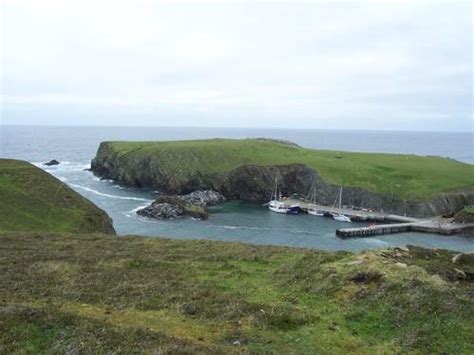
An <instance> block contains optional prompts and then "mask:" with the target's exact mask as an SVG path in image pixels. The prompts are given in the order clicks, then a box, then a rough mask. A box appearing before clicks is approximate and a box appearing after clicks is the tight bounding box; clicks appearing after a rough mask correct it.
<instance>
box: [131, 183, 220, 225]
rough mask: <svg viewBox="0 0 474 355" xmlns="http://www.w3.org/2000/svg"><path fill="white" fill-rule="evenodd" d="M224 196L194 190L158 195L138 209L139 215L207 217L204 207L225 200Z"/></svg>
mask: <svg viewBox="0 0 474 355" xmlns="http://www.w3.org/2000/svg"><path fill="white" fill-rule="evenodd" d="M225 201H226V198H225V197H224V196H223V195H222V194H220V193H218V192H217V191H212V190H204V191H194V192H192V193H189V194H186V195H178V196H166V195H165V196H160V197H158V198H157V199H156V200H155V201H154V202H153V203H152V204H151V205H149V206H147V207H145V208H143V209H141V210H138V211H137V214H139V215H140V216H144V217H148V218H156V219H170V218H179V217H185V216H188V217H193V218H197V219H207V218H208V214H207V212H206V209H205V207H206V206H211V205H215V204H218V203H221V202H225Z"/></svg>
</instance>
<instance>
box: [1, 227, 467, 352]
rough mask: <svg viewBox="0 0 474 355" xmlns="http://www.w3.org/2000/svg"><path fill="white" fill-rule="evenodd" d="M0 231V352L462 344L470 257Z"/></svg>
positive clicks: (454, 347) (399, 348) (448, 347)
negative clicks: (454, 261)
mask: <svg viewBox="0 0 474 355" xmlns="http://www.w3.org/2000/svg"><path fill="white" fill-rule="evenodd" d="M453 255H454V253H452V252H448V251H442V250H437V251H433V250H426V249H422V248H416V247H410V248H409V249H408V250H401V249H393V250H385V251H368V252H364V253H358V254H351V253H347V252H319V251H314V250H305V249H291V248H283V247H265V246H252V245H245V244H229V243H221V242H211V241H176V240H169V239H160V238H142V237H114V236H107V235H81V236H76V235H72V234H66V235H60V234H52V235H49V234H45V233H33V234H24V233H12V232H9V233H6V232H4V233H3V234H1V233H0V353H10V352H21V353H31V354H37V353H64V352H67V353H91V352H93V353H106V352H120V353H132V352H133V353H140V352H147V353H160V354H161V353H169V352H172V353H210V352H212V353H229V352H241V351H242V352H258V353H271V352H273V353H281V354H288V353H319V354H334V353H356V354H357V353H358V354H384V353H419V354H428V353H438V354H441V353H446V354H472V353H474V338H473V337H472V335H473V334H474V321H473V319H474V306H473V301H474V298H473V297H474V286H473V285H474V284H473V283H472V282H473V275H474V270H473V267H474V262H473V260H472V256H467V257H464V258H461V259H459V260H458V261H457V262H456V263H453V262H452V257H453Z"/></svg>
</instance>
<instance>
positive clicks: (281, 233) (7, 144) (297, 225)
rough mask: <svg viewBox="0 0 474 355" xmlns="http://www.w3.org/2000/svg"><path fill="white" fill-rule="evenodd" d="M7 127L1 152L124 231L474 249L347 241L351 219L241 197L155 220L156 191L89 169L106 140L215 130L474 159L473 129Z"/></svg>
mask: <svg viewBox="0 0 474 355" xmlns="http://www.w3.org/2000/svg"><path fill="white" fill-rule="evenodd" d="M0 130H1V131H0V142H1V143H0V157H2V158H7V157H8V158H16V159H23V160H27V161H30V162H32V163H34V164H36V165H37V166H39V167H41V168H42V169H45V170H46V171H47V172H49V173H51V174H53V175H54V176H56V177H57V178H59V179H61V180H62V181H64V182H65V183H67V184H68V185H69V186H70V187H72V188H73V189H74V190H76V191H77V192H79V193H80V194H82V195H83V196H85V197H86V198H88V199H90V200H92V201H93V202H94V203H95V204H96V205H98V206H99V207H101V208H102V209H104V210H105V211H106V212H107V213H108V214H109V215H110V216H111V217H112V219H113V221H114V227H115V229H116V230H117V232H118V234H120V235H127V234H134V235H143V236H165V237H169V238H177V239H192V238H198V239H211V240H224V241H238V242H247V243H256V244H272V245H286V246H295V247H307V248H317V249H322V250H364V249H376V248H386V247H389V246H401V245H406V244H414V245H422V246H427V247H433V248H446V249H453V250H459V251H465V252H467V251H469V252H472V251H474V239H473V238H468V237H465V236H450V237H445V236H439V235H432V234H421V233H401V234H396V235H388V236H379V237H372V238H361V239H350V240H343V239H339V238H337V237H336V236H335V233H334V231H335V229H336V228H340V227H341V226H342V225H344V224H343V223H340V222H336V221H333V220H331V219H327V218H321V217H314V216H309V215H298V216H287V215H281V214H275V213H271V212H269V211H268V210H267V209H266V208H265V207H263V206H260V205H256V204H248V203H242V202H237V201H231V202H228V203H225V204H222V205H219V206H215V207H212V208H210V212H211V213H210V218H209V219H208V220H207V221H196V220H192V219H177V220H166V221H165V220H163V221H156V220H149V219H146V218H143V217H140V216H138V215H137V214H136V213H135V212H136V210H137V209H139V208H140V207H142V206H145V205H147V204H149V203H150V202H151V201H152V200H153V198H154V197H155V193H154V192H153V191H148V190H137V189H133V188H124V187H121V186H118V185H116V184H115V183H113V182H111V181H101V180H100V179H98V178H97V177H95V176H94V175H93V174H92V173H90V172H89V171H87V170H86V169H87V168H89V167H90V160H91V159H92V158H93V157H94V155H95V152H96V150H97V148H98V145H99V143H100V142H101V141H106V140H175V139H198V138H213V137H229V138H244V137H269V138H279V139H288V140H291V141H294V142H295V143H298V144H300V145H301V146H304V147H309V148H320V149H334V150H352V151H371V152H387V153H410V154H419V155H440V156H445V157H450V158H453V159H457V160H460V161H464V162H468V163H473V162H474V158H473V150H472V142H473V135H472V134H469V133H418V132H373V131H369V132H364V131H352V132H351V131H322V130H267V129H265V130H263V129H262V130H259V129H224V128H213V129H208V128H199V129H198V128H158V127H156V128H139V127H136V128H134V127H126V128H125V127H28V126H27V127H25V126H23V127H20V126H0ZM400 142H403V144H400ZM53 158H54V159H57V160H59V161H60V162H61V164H60V165H58V166H52V167H45V166H44V165H42V163H43V162H45V161H48V160H51V159H53ZM360 225H363V224H360Z"/></svg>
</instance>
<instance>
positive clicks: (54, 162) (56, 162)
mask: <svg viewBox="0 0 474 355" xmlns="http://www.w3.org/2000/svg"><path fill="white" fill-rule="evenodd" d="M59 164H61V163H60V162H59V161H57V160H56V159H53V160H50V161H48V162H47V163H44V164H43V165H46V166H53V165H59Z"/></svg>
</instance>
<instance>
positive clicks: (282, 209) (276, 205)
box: [268, 179, 289, 213]
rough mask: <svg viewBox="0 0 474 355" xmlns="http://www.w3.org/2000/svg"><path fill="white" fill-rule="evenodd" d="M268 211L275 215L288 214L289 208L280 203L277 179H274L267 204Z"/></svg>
mask: <svg viewBox="0 0 474 355" xmlns="http://www.w3.org/2000/svg"><path fill="white" fill-rule="evenodd" d="M268 209H269V210H270V211H272V212H276V213H288V211H289V208H288V206H286V205H285V204H284V203H283V202H281V201H280V195H279V194H278V179H275V186H274V188H273V191H272V196H271V197H270V202H268Z"/></svg>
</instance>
